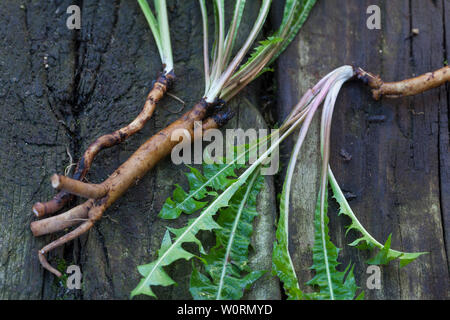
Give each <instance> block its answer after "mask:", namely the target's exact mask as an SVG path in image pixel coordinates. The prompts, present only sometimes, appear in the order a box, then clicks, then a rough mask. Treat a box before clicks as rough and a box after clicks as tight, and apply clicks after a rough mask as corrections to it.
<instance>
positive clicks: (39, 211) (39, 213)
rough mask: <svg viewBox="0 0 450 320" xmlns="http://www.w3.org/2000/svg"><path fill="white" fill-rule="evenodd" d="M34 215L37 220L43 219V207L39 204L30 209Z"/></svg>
mask: <svg viewBox="0 0 450 320" xmlns="http://www.w3.org/2000/svg"><path fill="white" fill-rule="evenodd" d="M31 210H32V211H33V213H34V215H35V216H36V217H38V218H40V217H43V216H44V215H45V206H44V204H42V203H41V202H36V203H35V204H34V206H33V207H32V208H31Z"/></svg>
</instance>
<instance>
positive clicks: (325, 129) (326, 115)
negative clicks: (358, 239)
mask: <svg viewBox="0 0 450 320" xmlns="http://www.w3.org/2000/svg"><path fill="white" fill-rule="evenodd" d="M336 75H337V80H336V81H335V82H334V84H333V88H332V89H331V90H330V92H329V93H328V95H327V98H326V100H325V103H324V108H323V109H324V110H323V114H322V131H321V145H322V174H321V186H320V231H321V240H322V249H323V252H324V258H325V270H326V274H327V280H328V289H329V291H330V299H331V300H334V289H333V282H332V281H331V272H330V266H329V263H328V249H327V246H326V234H325V200H326V199H325V197H326V195H327V192H326V191H327V169H328V163H329V159H330V127H331V116H332V114H333V109H334V105H335V103H336V99H337V95H338V93H339V91H340V89H341V87H342V85H343V84H344V82H345V81H347V80H348V79H350V78H351V77H353V68H352V67H349V66H345V67H341V68H340V69H338V70H337V71H336Z"/></svg>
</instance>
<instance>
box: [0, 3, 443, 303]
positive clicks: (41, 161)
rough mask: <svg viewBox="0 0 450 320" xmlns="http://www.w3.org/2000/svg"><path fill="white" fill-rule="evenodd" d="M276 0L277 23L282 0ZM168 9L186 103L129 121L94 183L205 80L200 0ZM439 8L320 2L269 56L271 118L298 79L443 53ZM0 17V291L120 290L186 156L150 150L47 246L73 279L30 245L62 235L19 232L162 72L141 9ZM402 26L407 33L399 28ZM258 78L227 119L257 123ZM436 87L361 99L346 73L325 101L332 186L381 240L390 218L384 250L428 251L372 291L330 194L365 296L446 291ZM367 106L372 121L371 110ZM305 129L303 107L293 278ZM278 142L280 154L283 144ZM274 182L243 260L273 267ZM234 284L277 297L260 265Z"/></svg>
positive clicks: (43, 6) (406, 73) (397, 75)
mask: <svg viewBox="0 0 450 320" xmlns="http://www.w3.org/2000/svg"><path fill="white" fill-rule="evenodd" d="M22 3H23V4H22ZM74 3H75V4H76V3H77V4H79V5H80V6H81V7H82V29H81V30H80V31H71V30H68V29H67V28H66V25H65V20H66V17H67V14H66V13H65V10H66V8H67V7H68V6H69V5H71V4H74ZM274 4H275V7H276V8H277V10H275V11H274V13H273V17H272V18H273V20H274V21H276V20H277V16H279V11H280V6H281V4H282V2H281V1H275V2H274ZM370 4H378V5H380V7H381V8H382V29H381V30H379V31H377V30H375V31H371V30H368V29H367V28H366V19H367V15H366V13H365V11H366V8H367V6H368V5H370ZM257 5H258V4H257V2H256V1H248V9H247V10H246V13H245V18H244V20H243V23H244V24H243V28H242V30H243V32H242V33H243V34H245V30H249V28H250V27H251V23H252V21H253V19H252V18H254V16H255V15H256V13H257V10H256V8H257ZM169 12H170V21H171V31H172V39H173V47H174V55H175V63H176V73H177V76H178V82H177V84H176V86H175V88H174V90H173V91H172V93H174V94H176V95H177V96H179V97H181V98H182V99H183V100H184V101H185V102H186V105H185V106H183V105H181V104H180V103H179V102H177V101H176V100H174V99H172V98H170V97H166V98H165V99H164V101H163V102H162V103H161V104H160V105H158V107H157V110H156V112H155V115H154V116H153V118H152V119H151V120H150V121H149V123H148V124H147V125H146V127H145V128H144V129H143V131H142V132H141V133H139V134H137V135H136V136H135V137H133V138H131V139H130V140H129V141H127V142H126V143H123V144H122V145H120V146H117V147H114V148H112V149H110V150H107V151H104V152H102V153H101V154H100V155H99V156H98V159H97V160H96V161H95V162H94V165H93V167H92V170H91V174H90V175H89V176H88V178H89V181H91V182H99V181H102V180H103V179H105V178H106V177H107V176H108V174H110V173H111V172H113V171H114V170H115V168H117V166H118V165H120V163H122V162H123V161H125V160H126V159H127V158H128V157H129V155H130V154H132V152H133V151H134V150H135V149H136V148H137V147H138V146H139V145H140V144H142V143H143V142H144V141H145V140H146V139H147V138H148V137H149V136H151V135H152V134H153V133H155V132H157V131H158V130H159V129H161V128H162V127H164V126H166V125H167V124H168V123H170V122H171V121H173V120H174V119H176V118H177V117H178V116H179V115H180V114H182V112H184V111H185V110H187V108H189V106H191V105H193V104H194V103H195V102H196V101H197V100H198V99H199V98H200V97H201V95H202V94H203V70H202V52H201V36H202V33H201V32H202V30H201V24H199V23H198V22H199V21H200V13H199V9H198V4H197V1H193V0H192V1H181V0H173V1H169ZM449 12H450V1H448V0H437V1H431V0H426V1H424V0H416V1H403V0H395V1H360V0H348V1H337V0H319V1H318V4H317V6H316V8H315V9H314V10H313V12H312V14H311V17H310V19H309V21H308V22H307V24H306V25H305V27H304V28H303V29H302V31H301V32H300V35H299V36H298V37H297V39H296V40H295V41H294V43H293V45H291V46H290V47H289V49H288V50H287V52H286V53H285V54H283V55H282V56H281V59H280V60H279V63H278V64H277V71H276V72H275V74H274V76H275V80H276V82H277V88H278V93H277V100H278V104H277V106H276V110H275V111H274V112H273V113H274V114H278V115H279V116H280V118H281V117H282V116H284V115H286V114H287V112H288V111H289V110H290V108H291V107H292V106H293V105H294V104H295V103H296V102H297V100H298V99H299V98H300V96H301V94H302V93H303V92H304V91H305V90H306V89H307V88H308V87H309V86H310V85H311V84H313V83H314V82H315V81H317V80H318V79H320V77H321V76H323V75H325V74H326V73H327V72H329V71H330V70H332V69H333V68H335V67H338V66H340V65H343V64H355V65H360V66H362V67H364V68H367V70H370V71H372V72H375V73H379V74H381V76H382V77H383V78H384V79H386V80H396V79H402V78H405V77H410V76H412V75H414V74H420V73H423V72H426V71H429V70H431V69H435V68H438V67H440V66H442V64H443V63H444V60H448V57H447V56H446V54H447V52H448V50H446V49H447V48H446V46H447V45H448V43H450V39H449V34H450V30H449V29H448V23H447V24H446V18H447V17H449V16H450V15H449ZM446 13H447V14H446ZM0 17H1V21H2V23H1V24H0V41H1V46H0V106H1V107H2V115H1V116H0V149H1V150H2V152H1V153H0V166H1V169H2V170H0V299H54V298H64V299H126V298H128V295H129V292H130V291H131V290H132V289H133V287H134V286H135V285H136V284H137V282H138V280H139V275H138V273H137V271H136V266H137V265H139V264H142V263H146V262H149V261H151V260H152V259H153V258H154V256H155V251H156V250H157V248H158V247H159V245H160V241H161V238H162V235H163V232H164V230H165V227H166V226H167V225H168V224H167V223H166V222H162V221H160V219H158V218H157V217H156V215H157V213H158V212H159V210H160V208H161V206H162V204H163V202H164V200H165V199H166V198H167V197H168V196H169V195H170V194H171V192H172V190H173V184H174V183H181V184H182V185H184V186H186V183H185V182H182V181H180V177H181V174H182V172H183V171H185V168H184V167H183V166H175V165H173V164H171V162H170V160H166V161H163V162H161V163H160V164H159V165H158V166H157V168H155V169H154V170H152V171H151V172H150V173H149V174H148V175H147V176H146V177H145V178H144V179H142V181H140V182H139V184H138V185H137V186H136V187H134V188H132V189H131V190H130V191H129V192H127V193H126V194H125V195H124V196H123V197H122V198H121V199H120V200H119V201H118V202H117V203H116V204H115V205H114V206H113V207H111V208H110V209H109V210H108V211H107V212H106V214H105V217H104V218H103V219H102V220H101V221H100V222H99V223H98V224H96V226H95V227H94V228H93V229H92V230H91V231H90V232H89V234H87V235H85V236H83V237H81V238H80V239H79V240H76V241H74V242H72V243H70V244H68V245H66V246H65V247H64V248H61V249H58V250H55V252H54V253H52V254H50V261H51V262H52V263H53V264H56V263H57V262H58V261H60V260H61V259H63V260H64V261H65V262H66V263H67V264H78V265H80V266H81V268H82V271H83V289H82V290H80V291H77V292H73V291H67V290H65V289H64V288H63V287H62V286H60V285H59V284H58V283H57V282H56V281H55V280H54V277H53V276H52V275H51V274H49V273H48V272H45V271H44V270H43V269H42V268H41V266H40V264H39V262H38V259H37V255H36V250H37V249H39V248H41V247H42V246H43V245H45V244H46V243H48V242H49V241H51V240H54V239H56V237H57V236H59V235H51V236H45V237H41V238H37V239H36V238H34V237H33V236H32V234H31V232H30V230H29V223H30V222H31V221H32V220H33V216H32V214H31V210H30V208H31V206H32V204H33V203H34V202H35V201H44V200H47V199H49V198H51V197H52V196H53V194H54V191H53V190H52V189H51V186H50V183H49V178H50V176H51V174H53V173H55V172H57V173H62V172H64V169H65V167H66V166H67V165H69V156H68V154H67V151H68V152H69V153H70V154H71V155H73V157H74V158H75V159H77V158H78V157H79V156H80V154H81V153H82V151H83V150H84V149H85V148H86V147H87V146H88V144H89V143H90V142H91V141H93V140H94V139H95V138H96V137H98V136H99V135H101V134H104V133H107V132H110V131H112V130H115V129H116V128H119V127H120V126H122V125H124V124H126V123H128V121H129V120H130V119H132V118H133V117H134V116H135V115H136V114H137V113H138V112H139V110H140V108H141V106H142V104H143V101H144V99H145V96H146V94H147V91H148V88H149V87H150V86H151V82H152V80H153V79H154V78H155V76H156V73H157V72H158V71H159V70H160V62H159V56H158V53H157V50H156V46H155V45H154V41H153V39H152V36H151V33H150V31H149V30H148V26H147V24H146V22H145V19H144V18H143V16H142V14H141V12H140V10H139V8H138V5H137V3H136V2H135V1H131V0H115V1H111V0H103V1H94V0H84V1H69V0H61V1H31V0H29V1H22V2H20V3H19V2H17V1H14V0H5V1H1V2H0ZM412 28H419V30H420V33H419V35H417V36H415V37H413V38H409V35H410V31H411V29H412ZM446 28H447V29H446ZM445 37H447V39H446V38H445ZM241 41H242V39H241ZM45 57H48V58H47V61H48V65H49V66H48V68H46V67H45V63H44V58H45ZM265 79H268V78H265ZM267 87H268V86H267V85H266V84H264V83H262V81H259V82H257V83H255V84H254V85H252V86H250V87H249V88H248V89H246V90H245V91H244V92H243V93H242V94H240V96H239V97H237V98H236V99H235V100H233V101H232V102H231V107H233V108H234V109H235V110H236V111H237V116H236V118H235V119H234V120H233V121H232V122H231V123H230V124H228V126H227V127H229V128H233V127H243V128H249V127H255V128H263V127H266V126H267V125H266V124H265V121H264V119H263V117H262V116H261V114H260V113H259V112H258V110H259V109H261V105H262V104H263V101H262V100H261V97H262V96H264V95H265V94H266V93H265V92H263V91H262V90H263V88H267ZM448 101H449V91H448V87H447V88H440V89H436V90H433V91H431V92H428V93H426V94H423V95H420V96H417V97H413V98H407V99H399V100H383V101H381V102H374V101H372V100H371V98H370V94H369V92H368V90H367V89H366V88H364V87H363V86H362V85H361V84H359V83H351V84H348V85H346V86H345V87H344V89H343V90H342V94H341V95H340V97H339V99H338V104H337V106H336V113H335V116H334V120H333V147H332V148H333V149H332V160H331V163H332V166H333V168H334V172H335V174H336V176H337V179H338V181H339V182H340V184H341V186H342V187H343V188H344V189H345V191H347V192H350V193H352V194H354V195H355V196H356V197H355V199H354V200H352V201H351V202H350V204H351V206H352V208H353V209H354V211H355V213H356V214H357V216H358V217H359V218H360V220H361V221H362V222H363V223H364V224H365V225H366V226H367V228H368V230H369V231H370V232H371V233H372V234H373V235H374V236H376V238H377V239H379V240H380V241H385V239H386V238H387V236H388V235H389V234H390V233H391V232H392V234H393V247H394V248H398V249H401V250H408V251H429V252H430V254H429V255H427V256H424V257H421V258H419V260H417V261H416V262H413V263H412V264H411V265H409V266H407V267H405V268H403V269H399V268H398V266H397V264H396V263H392V264H391V265H389V266H388V267H383V268H382V275H383V278H382V289H381V290H366V288H365V282H366V278H367V275H366V273H365V265H364V264H363V262H364V260H365V259H366V258H367V257H368V256H367V255H366V254H365V253H360V252H358V251H356V250H354V249H352V248H349V247H348V246H346V243H349V242H350V241H351V240H352V239H353V238H354V237H355V234H352V233H350V234H349V235H348V237H347V238H346V237H345V235H344V233H345V231H344V226H345V225H347V224H348V223H349V221H348V220H347V219H345V218H336V217H335V214H334V213H335V211H336V210H335V209H336V208H333V210H331V212H330V217H331V220H332V221H331V233H332V239H333V241H334V242H335V243H336V244H337V245H338V246H339V247H342V248H344V249H343V253H342V256H341V261H342V262H343V264H345V265H346V264H347V263H348V262H349V261H353V262H355V263H356V268H355V274H356V277H357V279H358V283H359V285H360V286H361V287H362V288H363V289H365V291H366V296H367V297H368V298H371V299H378V298H386V299H398V298H408V299H418V298H424V299H432V298H438V299H446V298H448V297H449V293H448V284H449V275H448V251H446V249H447V247H446V243H447V244H448V241H449V238H448V237H449V232H448V228H449V225H450V220H449V219H450V216H449V210H450V198H449V194H450V158H449V153H448V148H449V132H448V106H449V104H448ZM373 116H383V117H382V118H383V119H384V120H383V121H381V122H380V121H373V120H371V119H374V118H373ZM318 129H319V126H318V121H317V119H316V122H315V123H314V125H313V127H312V130H311V132H310V134H309V136H308V140H307V143H306V145H305V147H304V149H303V153H302V159H301V160H300V162H299V165H298V168H297V178H296V180H295V184H294V192H293V194H294V195H293V204H292V221H291V224H290V225H291V227H292V230H291V243H290V245H291V251H292V255H293V259H294V263H295V265H296V267H297V271H298V276H299V279H300V281H301V282H302V283H304V282H306V281H307V280H309V279H310V278H311V273H310V271H309V270H308V268H309V266H310V265H311V245H312V237H313V230H312V216H313V208H314V204H315V201H316V195H317V187H318V182H317V181H318V174H319V172H318V165H319V163H320V157H319V153H318V144H317V143H318ZM285 148H286V149H284V152H283V151H282V156H283V155H285V154H287V152H286V150H289V143H288V144H287V145H286V146H285ZM341 149H344V150H346V151H347V152H349V153H350V154H351V155H352V160H351V161H348V162H345V161H343V159H342V157H341V156H340V155H339V154H340V151H341ZM282 159H284V158H282ZM284 161H285V159H284ZM279 192H280V190H279V186H278V184H276V183H275V184H274V179H273V178H267V179H266V185H265V188H264V192H262V193H261V195H260V199H259V201H258V203H259V204H258V205H259V207H258V211H259V212H260V217H259V218H258V219H257V220H256V223H255V230H256V231H255V235H254V238H253V244H254V248H255V250H254V251H253V254H252V258H251V263H252V264H253V265H254V266H256V268H260V269H266V270H267V269H270V264H271V263H270V259H271V246H272V243H273V235H274V222H275V216H276V201H275V199H276V194H277V193H279ZM185 221H186V220H185V219H184V218H183V219H180V221H178V222H176V223H175V225H178V226H181V225H183V224H184V223H185ZM173 225H174V224H173V223H171V226H173ZM446 227H447V228H446ZM446 239H447V240H446ZM189 268H190V263H177V264H176V265H174V267H171V268H168V271H169V273H170V274H171V275H174V278H175V280H177V282H178V283H179V286H177V287H169V288H158V289H156V290H155V291H156V293H157V294H158V295H159V296H160V298H164V299H182V298H189V297H190V294H189V292H188V290H187V280H188V277H189V274H190V271H189ZM247 297H248V298H258V299H278V298H280V291H279V283H278V282H277V280H276V279H274V278H271V277H270V276H265V278H264V279H263V280H262V281H260V282H258V284H257V285H256V286H255V287H254V288H253V289H252V290H251V292H250V293H249V294H248V295H247Z"/></svg>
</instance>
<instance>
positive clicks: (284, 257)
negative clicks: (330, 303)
mask: <svg viewBox="0 0 450 320" xmlns="http://www.w3.org/2000/svg"><path fill="white" fill-rule="evenodd" d="M296 149H297V148H296ZM296 160H297V154H296V153H295V152H294V153H293V155H292V156H291V160H290V161H289V166H288V170H287V172H288V173H287V174H286V179H285V181H284V184H283V192H282V193H281V197H280V218H279V220H278V226H277V231H276V241H275V242H274V246H273V254H272V273H273V275H276V276H277V277H278V278H279V279H280V280H281V282H282V283H283V287H284V291H285V293H286V295H287V296H288V299H290V300H300V299H303V293H302V291H301V290H300V287H299V284H298V278H297V275H296V273H295V268H294V264H293V262H292V259H291V256H290V254H289V196H290V189H291V188H290V186H291V179H292V175H291V174H290V172H291V169H293V167H294V166H295V164H296ZM292 174H293V172H292Z"/></svg>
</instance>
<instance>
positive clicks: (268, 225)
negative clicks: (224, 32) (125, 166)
mask: <svg viewBox="0 0 450 320" xmlns="http://www.w3.org/2000/svg"><path fill="white" fill-rule="evenodd" d="M229 6H230V5H229ZM230 7H231V6H230ZM256 7H257V3H249V5H248V9H247V10H246V13H245V17H246V19H244V20H243V25H242V33H241V34H242V35H245V34H246V32H248V30H250V28H251V23H252V21H253V20H254V18H255V15H256V13H257V10H255V8H256ZM86 12H87V14H86ZM229 12H230V11H229ZM83 13H84V16H83V19H84V20H83V27H82V31H81V32H82V38H81V46H80V50H79V52H80V57H79V62H80V66H79V70H81V76H80V80H79V87H78V90H79V91H78V97H79V100H78V103H79V107H78V108H79V110H80V111H82V112H81V113H80V115H79V118H78V119H79V123H80V126H79V133H80V145H81V148H80V150H84V149H85V148H86V146H87V145H88V144H89V143H90V142H91V141H93V140H94V139H95V137H97V136H99V135H100V134H102V133H105V132H109V131H111V128H118V127H120V126H122V125H123V124H125V123H127V121H129V119H131V118H132V117H133V116H134V115H135V114H137V112H138V111H139V109H140V108H141V106H142V104H143V102H144V99H145V96H146V94H147V90H148V88H149V87H150V85H151V81H152V80H153V79H154V77H155V75H156V73H157V72H158V71H159V70H160V68H161V65H160V64H161V63H160V58H159V55H158V53H157V50H156V46H155V45H154V42H153V38H152V35H151V33H150V32H149V30H148V26H147V24H146V22H145V19H144V17H143V16H142V14H141V13H140V9H139V7H138V5H137V3H136V2H135V1H120V3H116V5H115V4H113V3H111V1H84V2H83ZM169 13H170V18H169V20H170V22H171V31H172V32H171V33H172V40H173V48H174V49H173V51H174V55H175V57H174V58H175V71H176V74H177V76H178V78H177V82H176V84H175V88H174V89H173V90H171V93H173V94H175V95H176V96H178V97H181V98H182V99H183V100H184V101H185V102H186V105H185V106H183V105H181V104H180V103H179V102H177V101H176V100H174V99H172V98H170V97H166V98H165V99H164V101H163V102H162V103H160V104H159V105H158V107H157V109H156V112H155V114H154V116H153V118H152V119H151V120H150V121H149V124H148V125H147V126H146V127H145V128H144V129H143V130H142V132H141V133H139V134H137V135H136V136H135V137H133V138H132V139H130V140H129V141H127V142H126V143H124V144H122V145H120V146H118V147H116V148H113V149H111V150H108V151H106V152H104V153H102V155H101V156H99V158H98V160H96V162H95V163H94V165H93V167H92V170H91V174H90V175H89V176H88V179H89V180H90V181H93V182H98V181H102V180H103V179H105V178H106V177H107V175H108V174H109V173H110V172H113V171H114V170H115V168H117V167H118V166H119V165H120V164H121V163H122V162H123V161H125V160H126V159H127V158H128V157H129V156H130V155H131V154H132V153H133V152H134V151H135V150H136V149H137V147H138V146H139V145H140V144H142V143H143V142H144V141H145V140H146V139H147V138H148V137H150V136H151V135H152V134H154V133H156V132H157V131H158V130H160V129H162V128H163V127H165V126H166V125H168V124H169V123H170V122H172V121H174V120H175V119H177V118H178V117H179V116H180V115H181V114H182V113H184V112H186V111H187V110H188V108H190V107H191V106H192V105H193V104H194V103H195V102H197V101H198V100H199V99H200V98H201V97H202V94H203V90H204V84H203V81H202V79H203V57H202V29H201V23H198V22H199V21H201V16H200V10H199V8H198V3H197V2H196V1H170V2H169ZM101 16H105V17H110V18H108V20H107V21H102V20H101V19H100V21H96V20H95V18H96V17H101ZM105 25H107V27H105ZM242 40H243V37H242V36H241V41H242ZM187 44H188V45H187ZM243 96H244V97H246V99H247V100H248V101H250V104H253V105H255V104H256V103H257V99H256V96H255V94H254V93H252V91H249V92H248V93H247V94H244V95H243ZM242 101H243V100H240V99H238V100H236V101H235V102H233V103H231V107H233V108H235V109H236V110H238V112H237V114H238V115H239V116H238V119H236V120H235V121H234V122H232V123H231V124H229V126H230V127H233V126H235V125H237V123H238V122H239V125H242V126H243V127H244V128H247V127H260V126H265V124H264V121H263V120H262V118H261V116H260V115H259V113H258V112H257V110H256V109H255V107H253V106H250V107H248V106H246V103H245V102H242ZM241 102H242V103H241ZM105 110H107V111H106V112H105ZM185 171H186V167H184V166H182V165H181V166H175V165H173V164H172V163H171V161H170V159H166V160H164V161H163V162H161V163H160V164H159V165H158V166H157V167H156V169H154V170H152V171H151V172H150V173H149V174H148V175H147V176H146V177H145V178H144V179H142V181H140V182H139V183H138V185H137V186H136V187H134V188H133V189H132V190H130V191H129V192H128V193H127V194H126V195H125V196H124V197H122V199H120V200H119V201H118V202H117V203H116V204H115V205H114V206H113V207H112V208H110V209H109V210H108V212H106V216H107V217H109V218H106V219H102V221H101V222H100V223H99V224H97V225H96V226H95V228H94V230H92V231H91V232H90V233H89V235H88V236H87V237H83V239H82V241H81V254H80V257H81V260H80V261H79V263H80V264H81V265H82V267H83V271H84V275H85V278H84V290H83V297H84V298H87V299H103V298H108V299H111V298H114V299H117V298H127V297H128V296H129V293H130V292H131V290H132V289H133V288H134V287H135V286H136V285H137V283H138V282H139V279H140V275H139V274H138V272H137V269H136V267H137V266H138V265H140V264H144V263H148V262H150V261H152V260H153V259H154V258H155V257H156V251H157V250H158V249H159V246H160V242H161V239H162V237H163V234H164V232H165V231H166V227H167V226H171V227H181V226H183V225H185V224H186V222H187V217H186V216H184V217H182V218H181V219H179V220H178V221H175V222H174V221H169V222H167V221H162V220H161V219H159V218H157V214H158V212H159V210H160V209H161V207H162V205H163V203H164V201H165V199H166V198H167V197H168V196H170V195H171V194H172V191H173V188H174V184H175V183H179V184H181V185H183V186H184V187H187V181H185V180H184V179H183V178H181V177H183V176H184V175H183V174H182V172H185ZM272 184H273V182H271V180H268V182H267V185H266V190H267V191H266V192H264V193H263V194H262V200H263V201H262V202H261V213H264V218H260V220H259V224H257V230H258V231H259V232H258V233H256V235H258V234H260V233H264V234H266V235H268V237H267V241H269V242H270V240H271V239H273V221H274V218H275V207H274V203H275V199H274V195H275V194H274V192H273V186H272ZM263 209H264V210H263ZM270 217H271V218H270ZM263 231H264V232H263ZM270 235H272V238H270ZM267 241H266V242H265V243H261V242H259V243H258V249H259V250H260V252H259V255H261V254H263V256H264V258H261V257H260V256H258V257H257V258H254V259H255V261H256V263H257V265H256V267H257V268H265V269H270V266H271V263H270V257H271V255H270V250H271V246H272V242H270V243H268V242H267ZM190 269H191V262H184V261H179V262H177V263H176V264H175V265H174V266H171V267H169V268H167V270H168V272H169V273H170V274H171V275H173V277H174V279H175V281H176V282H177V283H178V284H179V285H178V286H176V287H175V286H172V287H168V288H155V293H156V294H157V295H158V297H159V298H163V299H188V298H190V293H189V291H188V285H189V277H190ZM278 296H279V289H278V284H277V282H276V280H274V279H271V278H270V277H266V278H265V280H263V282H262V283H261V284H258V285H257V286H256V287H255V290H254V291H253V292H252V293H251V294H250V297H255V298H256V297H258V298H276V297H278Z"/></svg>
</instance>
